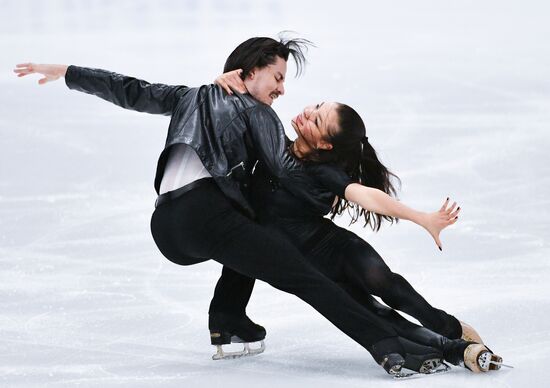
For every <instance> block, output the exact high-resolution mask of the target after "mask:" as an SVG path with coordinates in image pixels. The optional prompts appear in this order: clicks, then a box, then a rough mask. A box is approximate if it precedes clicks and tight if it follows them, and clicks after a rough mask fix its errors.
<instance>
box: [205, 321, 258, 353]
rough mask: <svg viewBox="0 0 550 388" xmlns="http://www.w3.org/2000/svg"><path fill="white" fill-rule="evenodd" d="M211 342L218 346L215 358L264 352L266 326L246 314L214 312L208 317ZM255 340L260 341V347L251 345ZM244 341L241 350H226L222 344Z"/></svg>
mask: <svg viewBox="0 0 550 388" xmlns="http://www.w3.org/2000/svg"><path fill="white" fill-rule="evenodd" d="M208 328H209V329H210V342H211V344H212V345H215V346H216V348H217V351H216V354H214V355H213V356H212V359H213V360H222V359H229V358H239V357H243V356H252V355H256V354H260V353H263V351H264V350H265V343H264V339H265V335H266V331H265V328H263V327H262V326H260V325H258V324H256V323H254V322H252V320H251V319H250V318H248V317H247V316H246V315H244V316H234V315H230V314H225V313H212V314H210V316H209V319H208ZM253 342H260V344H259V347H254V348H252V347H250V344H251V343H253ZM231 343H242V344H243V346H244V348H243V350H241V351H231V352H228V351H224V350H223V346H222V345H228V344H231Z"/></svg>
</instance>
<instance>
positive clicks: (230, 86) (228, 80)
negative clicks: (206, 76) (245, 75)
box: [214, 69, 248, 94]
mask: <svg viewBox="0 0 550 388" xmlns="http://www.w3.org/2000/svg"><path fill="white" fill-rule="evenodd" d="M242 72H243V71H242V69H237V70H233V71H229V72H227V73H223V74H222V75H220V76H219V77H218V78H216V79H215V80H214V83H215V84H217V85H220V86H221V87H222V88H223V89H224V90H225V91H226V92H227V93H229V94H233V90H235V91H237V92H239V93H242V94H244V93H248V90H247V89H246V86H245V85H244V81H243V80H242V79H241V73H242Z"/></svg>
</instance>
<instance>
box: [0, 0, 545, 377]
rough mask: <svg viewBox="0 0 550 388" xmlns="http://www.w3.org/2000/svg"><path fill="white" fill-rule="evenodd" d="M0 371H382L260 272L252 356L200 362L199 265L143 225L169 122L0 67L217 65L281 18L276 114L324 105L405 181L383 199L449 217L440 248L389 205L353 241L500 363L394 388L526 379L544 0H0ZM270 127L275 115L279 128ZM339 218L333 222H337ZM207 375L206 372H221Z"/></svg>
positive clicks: (170, 79) (541, 349) (540, 370)
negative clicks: (260, 345) (456, 212)
mask: <svg viewBox="0 0 550 388" xmlns="http://www.w3.org/2000/svg"><path fill="white" fill-rule="evenodd" d="M0 8H1V9H2V11H1V13H0V52H1V53H2V55H1V56H0V68H1V70H2V71H1V72H0V86H1V89H2V93H0V147H1V148H0V149H1V152H0V276H1V281H0V311H1V313H0V385H1V386H6V387H32V386H48V387H72V386H81V387H118V386H128V387H153V386H154V387H176V386H177V387H181V386H186V387H194V386H202V387H206V386H208V387H212V386H226V387H233V386H243V385H250V386H252V385H258V386H262V387H280V386H285V387H294V386H296V387H298V386H300V387H303V386H316V387H336V386H337V387H344V386H349V387H354V386H356V387H364V386H370V385H376V386H378V387H383V386H393V385H394V384H396V382H394V381H392V380H391V379H390V378H388V376H387V375H385V373H384V372H383V371H382V369H381V368H380V367H379V366H377V365H376V364H375V363H374V362H373V361H372V359H371V358H370V356H369V354H368V353H367V352H365V351H364V350H363V349H362V348H361V347H360V346H359V345H357V344H355V343H354V342H353V341H351V340H350V339H348V338H347V337H346V336H344V335H343V334H341V333H340V332H339V331H338V330H336V329H335V328H334V327H333V326H332V325H331V324H330V323H328V322H326V321H325V320H324V319H322V318H321V317H320V316H319V315H318V314H317V313H316V312H315V311H314V310H313V309H311V308H310V307H309V306H307V305H305V304H304V303H302V302H301V301H299V300H297V299H296V298H294V297H292V296H289V295H286V294H282V293H281V292H279V291H276V290H274V289H272V288H270V287H269V286H267V285H265V284H263V283H261V282H259V283H258V284H257V286H256V289H255V292H254V295H253V298H252V300H251V303H250V307H249V315H250V316H251V317H252V318H253V319H255V320H256V321H258V322H260V323H262V324H264V325H265V326H266V327H267V330H268V337H267V350H266V352H265V353H264V354H262V355H260V356H257V357H254V358H247V359H242V360H233V361H224V362H221V361H219V362H215V361H212V360H211V359H210V357H211V355H212V354H213V352H214V348H213V347H211V346H210V345H209V340H208V332H207V326H206V325H207V309H208V302H209V300H210V296H211V294H212V290H213V286H214V284H215V281H216V279H217V276H218V274H219V271H220V267H219V265H217V264H216V263H205V264H201V265H196V266H193V267H188V268H184V267H178V266H176V265H174V264H172V263H170V262H168V261H167V260H165V259H164V258H163V257H162V256H161V254H160V253H159V252H158V251H157V249H156V247H155V245H154V242H153V240H152V238H151V237H150V232H149V217H150V214H151V212H152V209H153V203H154V199H155V195H154V190H153V188H152V180H153V175H154V171H155V165H156V158H157V156H158V154H159V152H160V151H161V149H162V146H163V143H164V139H165V134H166V132H165V131H166V128H167V125H168V119H167V118H166V117H158V116H147V115H144V114H139V113H134V112H128V111H123V110H121V109H119V108H117V107H115V106H112V105H109V104H107V103H105V102H103V101H100V100H99V99H96V98H94V97H91V96H87V95H83V94H79V93H77V92H72V91H69V90H68V89H67V88H66V87H65V85H64V84H63V82H56V83H52V84H48V85H46V86H40V87H39V86H38V85H37V84H36V81H37V77H34V78H24V79H17V78H16V77H15V76H14V75H13V74H12V73H11V69H12V68H13V66H14V65H15V64H16V63H20V62H25V61H35V62H44V63H73V64H80V65H86V66H93V67H101V68H107V69H110V70H115V71H119V72H123V73H126V74H130V75H135V76H139V77H141V78H144V79H147V80H150V81H158V82H164V83H175V84H177V83H183V84H187V85H192V86H194V85H199V84H202V83H208V82H210V81H211V80H213V79H214V78H215V76H216V75H218V74H219V72H220V71H221V69H222V67H223V63H224V60H225V57H226V56H227V55H228V54H229V52H230V51H231V50H232V49H233V48H234V46H235V45H236V44H238V43H239V42H241V41H242V40H244V39H246V38H248V37H250V36H254V35H272V36H273V35H274V34H275V33H276V32H278V31H280V30H284V29H292V30H295V31H298V32H299V33H300V35H301V36H304V37H306V38H309V39H311V40H313V41H314V42H315V43H316V44H317V46H318V48H316V49H313V50H311V51H310V54H309V56H308V58H309V62H310V63H309V66H308V68H307V70H306V73H305V75H304V76H303V77H302V78H299V79H293V78H292V77H291V75H292V73H293V71H294V69H293V68H292V66H290V68H289V77H288V78H289V79H288V82H287V84H286V89H287V93H286V95H285V96H284V97H283V98H281V99H280V100H279V101H277V102H276V104H275V105H274V108H275V110H276V111H277V112H278V113H279V115H280V117H281V118H282V119H283V122H285V123H288V122H289V120H290V118H291V117H292V116H293V115H294V114H296V113H297V112H299V111H300V109H301V108H302V107H303V106H304V105H306V104H309V103H312V102H317V101H325V100H338V101H343V102H346V103H349V104H350V105H352V106H353V107H355V108H356V109H357V110H358V111H359V112H360V113H361V114H362V116H363V117H364V119H365V121H366V123H367V126H368V132H369V133H368V135H369V139H370V140H371V142H372V143H373V144H374V145H375V147H376V148H377V149H378V150H379V153H380V155H381V157H382V159H383V160H384V161H385V162H386V163H387V164H388V165H389V166H390V167H391V169H392V170H393V171H395V172H396V173H397V174H398V175H399V176H400V177H401V178H402V180H403V188H402V191H401V194H400V197H401V199H402V200H403V201H404V202H405V203H407V204H409V205H411V206H413V207H415V208H418V209H423V210H432V209H433V210H435V209H436V208H438V207H439V206H440V204H441V202H442V200H443V199H444V198H445V197H446V196H447V195H451V196H452V198H455V199H457V200H458V201H459V202H460V205H461V206H462V209H463V212H462V214H461V219H460V220H459V223H458V224H456V226H454V227H452V228H451V229H450V230H448V231H445V232H444V233H443V247H444V250H443V253H440V252H439V250H437V249H436V248H435V245H434V244H433V242H432V241H431V240H430V238H429V236H428V235H427V234H426V233H425V232H424V231H422V230H421V229H420V228H418V227H417V226H415V225H413V224H407V223H405V222H403V223H401V224H399V225H398V226H393V227H386V228H384V229H383V230H382V231H381V232H380V233H378V234H373V233H372V232H369V231H367V230H362V229H361V228H359V227H353V228H352V229H353V230H354V231H356V232H357V233H360V234H361V235H362V236H363V237H364V238H365V239H367V240H368V241H370V242H371V243H372V244H373V245H374V246H375V248H376V249H377V250H378V251H379V252H380V253H381V254H382V255H383V257H385V258H386V260H387V262H388V264H389V265H390V266H391V267H392V269H393V270H394V271H396V272H400V273H402V274H404V275H405V276H406V277H407V279H409V280H410V282H411V283H412V284H413V285H414V286H415V287H416V288H417V289H418V290H419V291H420V292H421V293H422V294H423V295H425V296H426V298H427V299H428V300H429V301H431V302H432V304H434V305H436V306H438V307H441V308H444V309H446V310H447V311H449V312H451V313H453V314H455V315H457V316H458V317H459V318H461V319H463V320H464V321H466V322H469V323H470V324H472V325H473V326H475V327H476V328H477V329H478V331H479V332H480V333H481V335H482V336H483V337H484V338H485V339H486V341H487V343H488V344H489V345H490V346H491V347H492V348H493V350H495V351H497V352H498V353H499V354H500V355H502V356H503V357H504V359H505V361H506V362H507V363H509V364H512V365H514V366H515V369H514V370H505V371H502V372H499V373H492V374H487V375H473V374H471V373H468V372H467V371H465V370H463V369H460V368H453V370H452V372H450V373H447V374H445V375H440V376H433V377H426V378H422V379H418V380H410V381H407V382H401V383H398V384H403V385H407V386H411V387H417V386H418V387H419V386H423V387H445V386H448V387H456V386H468V387H486V386H492V387H501V386H502V387H519V386H522V387H524V386H534V387H539V386H544V385H546V378H545V377H544V376H545V375H544V373H545V372H546V370H547V362H548V359H549V358H550V335H549V334H550V329H548V323H547V319H548V317H549V316H550V298H549V292H548V291H549V288H550V287H549V286H548V279H549V277H550V268H549V259H548V256H549V253H550V249H549V247H548V237H549V234H548V230H549V221H548V220H549V216H550V214H549V211H548V205H549V204H550V201H549V199H548V195H549V194H550V184H549V179H550V178H549V177H550V157H549V156H548V149H549V146H550V132H549V122H550V120H549V119H550V81H549V80H550V66H549V62H550V52H549V51H550V46H549V45H548V43H547V38H544V37H545V36H546V37H548V36H550V27H549V26H548V23H547V17H548V15H549V14H550V12H549V11H550V10H549V6H548V5H547V3H545V2H542V1H540V2H537V1H525V2H521V3H519V2H501V1H484V2H474V1H467V2H440V1H415V2H407V1H392V2H384V3H383V4H382V2H374V1H373V2H363V1H362V2H359V1H358V2H350V1H338V2H336V3H335V2H318V1H317V2H313V1H307V2H296V1H293V2H290V1H288V2H285V1H279V2H275V1H266V2H260V1H237V2H234V1H198V0H195V1H193V0H188V1H160V2H146V1H129V0H128V1H117V2H110V1H98V0H96V1H90V0H88V1H84V0H83V1H68V0H66V1H62V0H60V1H54V2H35V1H30V0H27V1H21V0H19V1H0ZM288 128H290V126H288ZM341 224H343V225H346V224H347V223H346V220H345V219H344V220H342V221H341ZM222 384H223V385H222Z"/></svg>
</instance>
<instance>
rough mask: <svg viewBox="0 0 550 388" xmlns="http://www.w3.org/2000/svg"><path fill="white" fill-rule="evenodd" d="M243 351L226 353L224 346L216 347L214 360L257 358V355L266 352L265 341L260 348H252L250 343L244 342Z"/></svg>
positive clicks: (261, 342)
mask: <svg viewBox="0 0 550 388" xmlns="http://www.w3.org/2000/svg"><path fill="white" fill-rule="evenodd" d="M243 346H244V348H243V350H241V351H240V352H225V351H224V350H223V347H222V345H216V349H217V351H216V354H214V355H213V356H212V360H232V359H235V358H241V357H247V356H255V355H257V354H260V353H263V352H264V351H265V343H264V341H263V340H262V341H260V347H259V348H251V347H250V344H249V343H248V342H243Z"/></svg>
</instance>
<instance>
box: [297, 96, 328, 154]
mask: <svg viewBox="0 0 550 388" xmlns="http://www.w3.org/2000/svg"><path fill="white" fill-rule="evenodd" d="M337 106H338V104H337V103H335V102H321V103H319V104H315V105H309V106H306V107H305V108H304V110H303V111H302V112H301V113H300V114H299V115H297V116H296V117H294V118H293V119H292V121H291V123H292V127H293V128H294V130H295V131H296V134H297V135H298V138H297V139H296V142H297V143H299V145H300V147H302V149H306V150H307V149H309V150H317V149H325V150H330V149H332V144H330V140H329V139H330V136H331V133H330V131H334V129H335V128H337V127H338V114H337V112H336V108H337Z"/></svg>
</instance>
